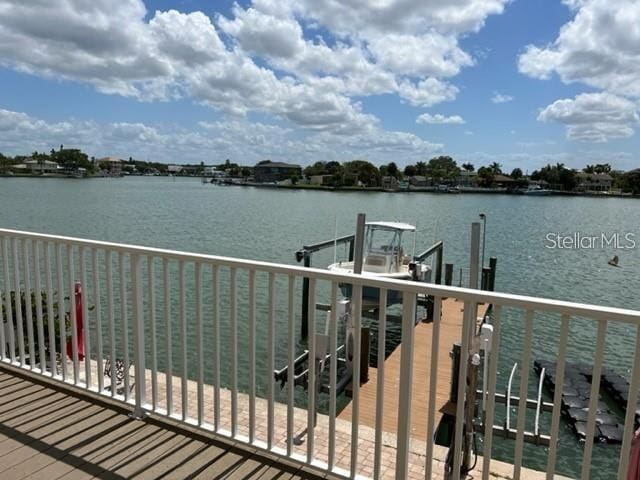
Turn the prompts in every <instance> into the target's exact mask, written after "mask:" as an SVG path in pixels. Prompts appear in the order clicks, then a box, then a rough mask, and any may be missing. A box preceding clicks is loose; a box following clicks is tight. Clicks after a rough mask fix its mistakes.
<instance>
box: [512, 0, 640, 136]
mask: <svg viewBox="0 0 640 480" xmlns="http://www.w3.org/2000/svg"><path fill="white" fill-rule="evenodd" d="M563 3H565V4H566V5H567V6H568V7H569V8H570V9H571V11H572V12H574V13H575V15H574V17H573V18H572V19H571V21H569V22H568V23H567V24H565V25H564V26H563V27H562V28H561V29H560V32H559V34H558V37H557V38H556V39H555V41H554V42H552V43H551V44H549V45H546V46H536V45H528V46H527V47H526V48H525V50H524V52H523V53H522V54H521V55H520V57H519V58H518V69H519V70H520V72H521V73H524V74H526V75H529V76H531V77H533V78H539V79H543V80H544V79H549V78H550V77H551V76H552V75H554V74H555V75H557V76H558V77H559V78H560V80H561V81H562V82H564V83H574V82H579V83H582V84H585V85H588V86H590V87H594V88H596V89H598V90H601V91H600V92H599V93H590V94H583V95H578V96H577V97H575V98H574V99H561V100H557V101H556V102H554V103H553V104H551V105H549V106H547V107H546V108H545V109H543V110H542V112H541V113H540V115H539V116H538V120H541V121H556V122H560V123H563V124H565V125H566V127H567V138H569V139H571V140H581V141H589V142H606V141H608V140H609V139H613V138H625V137H630V136H632V135H633V134H634V127H635V126H636V125H637V123H638V107H637V103H636V102H637V101H638V99H640V82H638V78H640V29H638V28H637V27H638V25H639V24H640V3H639V2H637V1H634V0H564V2H563Z"/></svg>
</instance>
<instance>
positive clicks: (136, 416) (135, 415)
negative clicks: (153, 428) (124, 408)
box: [127, 408, 149, 421]
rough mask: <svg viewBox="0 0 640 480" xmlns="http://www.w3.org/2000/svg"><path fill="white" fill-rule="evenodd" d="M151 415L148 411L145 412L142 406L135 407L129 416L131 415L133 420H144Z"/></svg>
mask: <svg viewBox="0 0 640 480" xmlns="http://www.w3.org/2000/svg"><path fill="white" fill-rule="evenodd" d="M148 416H149V414H148V413H147V412H145V411H144V410H143V409H141V408H134V409H133V411H131V412H130V413H129V414H128V415H127V417H129V418H130V419H132V420H137V421H142V420H144V419H145V418H147V417H148Z"/></svg>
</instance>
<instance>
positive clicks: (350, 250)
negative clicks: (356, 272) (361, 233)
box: [349, 237, 355, 262]
mask: <svg viewBox="0 0 640 480" xmlns="http://www.w3.org/2000/svg"><path fill="white" fill-rule="evenodd" d="M354 241H355V237H354V238H352V239H351V240H350V241H349V261H350V262H353V248H354V246H355V242H354Z"/></svg>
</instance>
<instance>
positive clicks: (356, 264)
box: [353, 213, 367, 275]
mask: <svg viewBox="0 0 640 480" xmlns="http://www.w3.org/2000/svg"><path fill="white" fill-rule="evenodd" d="M366 218H367V217H366V215H365V214H364V213H359V214H358V219H357V221H356V236H355V253H354V259H353V273H354V274H356V275H359V274H360V273H362V261H363V258H362V254H363V251H364V225H365V222H366Z"/></svg>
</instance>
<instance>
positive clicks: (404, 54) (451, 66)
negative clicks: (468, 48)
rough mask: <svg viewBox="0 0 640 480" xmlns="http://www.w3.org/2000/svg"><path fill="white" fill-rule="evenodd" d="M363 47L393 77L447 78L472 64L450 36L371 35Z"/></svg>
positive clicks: (433, 34)
mask: <svg viewBox="0 0 640 480" xmlns="http://www.w3.org/2000/svg"><path fill="white" fill-rule="evenodd" d="M367 46H368V49H369V51H370V52H371V53H372V55H373V56H374V58H375V59H376V61H377V63H378V64H379V65H380V66H382V67H384V68H387V69H389V70H391V71H392V72H394V73H396V74H402V75H418V76H436V77H451V76H454V75H457V74H458V73H460V70H461V69H462V68H464V67H468V66H471V65H473V60H472V58H471V56H470V55H469V54H467V53H466V52H464V51H463V50H461V49H460V47H459V46H458V42H457V39H456V37H454V36H451V35H442V34H438V33H433V32H432V33H427V34H423V35H407V34H383V35H375V36H372V37H371V38H370V39H369V41H368V44H367Z"/></svg>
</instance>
